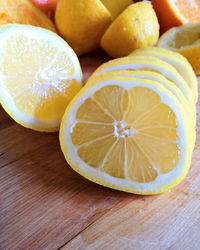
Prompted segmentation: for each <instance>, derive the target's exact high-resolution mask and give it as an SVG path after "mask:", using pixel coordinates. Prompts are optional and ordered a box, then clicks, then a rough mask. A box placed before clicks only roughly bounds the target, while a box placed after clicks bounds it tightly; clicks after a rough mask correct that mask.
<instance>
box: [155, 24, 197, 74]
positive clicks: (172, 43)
mask: <svg viewBox="0 0 200 250" xmlns="http://www.w3.org/2000/svg"><path fill="white" fill-rule="evenodd" d="M158 46H159V47H163V48H165V49H168V50H173V51H176V52H178V53H180V54H182V55H183V56H185V57H186V58H187V60H188V61H189V62H190V63H191V65H192V67H193V70H194V71H195V73H196V74H197V75H198V74H200V23H198V22H197V23H188V24H184V25H182V26H179V27H174V28H172V29H170V30H168V31H167V32H165V33H164V34H163V35H162V36H161V37H160V39H159V41H158Z"/></svg>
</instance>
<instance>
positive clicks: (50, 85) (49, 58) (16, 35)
mask: <svg viewBox="0 0 200 250" xmlns="http://www.w3.org/2000/svg"><path fill="white" fill-rule="evenodd" d="M0 55H1V56H0V58H1V60H0V102H1V104H2V106H3V108H4V109H5V110H6V111H7V112H8V114H9V115H10V116H11V117H12V118H13V119H14V120H15V121H16V122H18V123H20V124H21V125H23V126H25V127H28V128H32V129H34V130H38V131H47V132H50V131H56V130H58V129H59V125H60V121H61V118H62V116H63V113H64V111H65V109H66V106H67V105H68V103H69V101H70V100H71V99H72V98H73V96H74V95H75V94H76V93H77V92H78V91H79V89H80V87H81V80H82V72H81V68H80V65H79V61H78V59H77V56H76V54H75V53H74V52H73V50H72V49H71V48H70V47H69V46H68V44H67V43H66V42H65V41H64V40H63V39H62V38H60V37H59V36H58V35H56V34H54V33H53V32H50V31H48V30H45V29H41V28H37V27H34V26H29V25H20V24H9V25H5V26H2V27H1V29H0Z"/></svg>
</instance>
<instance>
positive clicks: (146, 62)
mask: <svg viewBox="0 0 200 250" xmlns="http://www.w3.org/2000/svg"><path fill="white" fill-rule="evenodd" d="M138 69H140V70H147V71H154V72H158V73H160V74H161V75H163V76H164V77H166V78H167V79H168V80H170V81H171V82H172V83H174V84H175V85H176V86H177V87H179V89H180V90H181V92H182V93H183V94H184V96H185V97H186V99H187V100H188V102H189V103H190V104H191V105H194V98H193V96H192V92H191V90H190V88H189V87H188V85H187V83H186V82H185V80H184V79H183V78H182V76H181V75H180V74H179V73H178V72H177V71H176V69H175V68H174V67H173V66H171V65H170V64H168V63H166V62H164V61H161V60H160V59H157V58H152V57H149V56H148V57H147V56H146V57H145V56H134V57H133V56H132V57H124V58H118V59H114V60H111V61H109V62H106V63H104V64H102V65H101V66H100V67H99V68H97V70H96V71H95V72H94V73H93V76H94V75H99V74H101V73H104V72H109V71H115V70H138Z"/></svg>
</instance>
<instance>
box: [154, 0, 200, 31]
mask: <svg viewBox="0 0 200 250" xmlns="http://www.w3.org/2000/svg"><path fill="white" fill-rule="evenodd" d="M151 2H152V4H153V7H154V9H155V11H156V14H157V16H158V20H159V23H160V28H161V32H165V31H166V30H168V29H170V28H172V27H174V26H179V25H182V24H185V23H191V22H200V1H199V0H162V1H160V0H152V1H151Z"/></svg>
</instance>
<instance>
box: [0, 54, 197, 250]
mask: <svg viewBox="0 0 200 250" xmlns="http://www.w3.org/2000/svg"><path fill="white" fill-rule="evenodd" d="M106 60H108V58H107V57H106V56H105V54H103V53H102V52H96V53H92V54H90V55H87V56H85V57H83V58H81V64H82V68H83V71H84V78H85V79H87V78H88V77H89V75H90V74H91V72H92V71H93V70H94V69H95V68H96V67H97V66H98V65H100V64H101V63H102V62H104V61H106ZM199 84H200V78H199ZM197 106H198V112H200V107H199V103H198V105H197ZM0 249H1V250H7V249H11V250H13V249H14V250H15V249H17V250H18V249H19V250H23V249H25V250H26V249H28V250H40V249H49V250H52V249H72V250H76V249H80V250H81V249H88V250H89V249H92V250H93V249H98V250H99V249H108V250H110V249H120V250H121V249H134V250H140V249H141V250H151V249H152V250H157V249H158V250H160V249H174V250H199V249H200V115H199V114H198V125H197V142H196V147H195V150H194V153H193V160H192V166H191V170H190V172H189V174H188V176H187V178H186V179H185V180H184V181H183V182H182V183H181V184H179V185H178V186H177V187H176V188H174V189H172V190H170V191H168V192H167V193H165V194H162V195H157V196H138V195H132V194H128V193H123V192H119V191H114V190H111V189H108V188H104V187H101V186H99V185H96V184H93V183H92V182H89V181H87V180H86V179H84V178H82V177H81V176H80V175H78V174H77V173H75V172H74V171H73V170H72V169H71V168H70V167H69V166H68V165H67V163H66V162H65V160H64V157H63V155H62V153H61V150H60V146H59V141H58V133H52V134H45V133H39V132H34V131H32V130H30V129H26V128H23V127H21V126H20V125H18V124H16V123H15V122H14V121H13V120H12V119H11V118H10V117H9V116H8V115H7V114H6V113H5V112H4V111H3V109H2V108H1V107H0Z"/></svg>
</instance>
